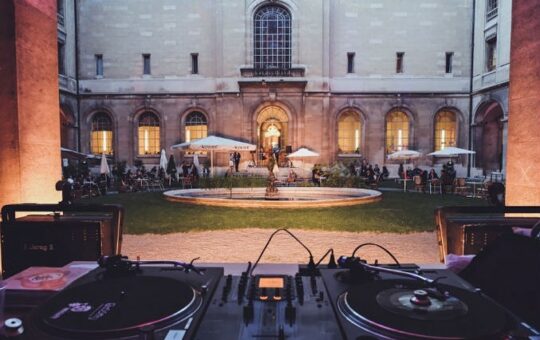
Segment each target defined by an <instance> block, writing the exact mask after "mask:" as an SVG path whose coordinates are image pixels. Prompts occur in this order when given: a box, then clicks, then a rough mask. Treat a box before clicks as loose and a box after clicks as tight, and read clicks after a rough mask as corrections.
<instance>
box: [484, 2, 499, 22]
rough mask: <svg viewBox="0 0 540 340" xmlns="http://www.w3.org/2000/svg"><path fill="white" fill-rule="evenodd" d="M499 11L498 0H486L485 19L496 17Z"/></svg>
mask: <svg viewBox="0 0 540 340" xmlns="http://www.w3.org/2000/svg"><path fill="white" fill-rule="evenodd" d="M498 11H499V1H498V0H486V21H489V20H491V19H493V18H495V17H497V15H498Z"/></svg>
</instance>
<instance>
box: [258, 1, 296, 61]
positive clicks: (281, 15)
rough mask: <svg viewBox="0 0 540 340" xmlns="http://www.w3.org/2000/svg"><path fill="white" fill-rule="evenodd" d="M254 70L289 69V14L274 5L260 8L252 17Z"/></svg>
mask: <svg viewBox="0 0 540 340" xmlns="http://www.w3.org/2000/svg"><path fill="white" fill-rule="evenodd" d="M254 26H255V29H254V35H253V36H254V47H255V51H254V53H253V56H254V64H255V65H254V66H255V69H289V68H290V67H291V14H290V13H289V11H287V10H286V9H285V8H283V7H281V6H276V5H270V6H264V7H261V8H260V9H259V10H257V12H256V13H255V17H254Z"/></svg>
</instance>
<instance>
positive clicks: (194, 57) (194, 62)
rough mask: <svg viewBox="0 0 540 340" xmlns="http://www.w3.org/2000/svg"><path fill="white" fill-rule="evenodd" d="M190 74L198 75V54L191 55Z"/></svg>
mask: <svg viewBox="0 0 540 340" xmlns="http://www.w3.org/2000/svg"><path fill="white" fill-rule="evenodd" d="M191 74H199V53H191Z"/></svg>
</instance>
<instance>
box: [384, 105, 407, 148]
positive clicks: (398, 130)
mask: <svg viewBox="0 0 540 340" xmlns="http://www.w3.org/2000/svg"><path fill="white" fill-rule="evenodd" d="M409 125H410V124H409V117H408V116H407V114H406V113H405V112H401V111H394V112H391V113H389V114H388V116H387V117H386V152H387V153H392V152H394V151H400V150H406V149H408V148H409Z"/></svg>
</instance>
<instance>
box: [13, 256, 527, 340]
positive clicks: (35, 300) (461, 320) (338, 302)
mask: <svg viewBox="0 0 540 340" xmlns="http://www.w3.org/2000/svg"><path fill="white" fill-rule="evenodd" d="M246 267H247V265H246V264H243V263H201V264H197V270H198V271H202V272H204V275H198V274H197V273H196V272H193V271H191V272H189V273H187V272H185V271H184V270H183V269H182V268H176V269H175V267H172V268H171V267H166V266H164V265H149V266H142V265H141V266H140V267H139V266H137V265H134V266H133V267H131V268H132V269H133V270H132V271H131V272H129V274H126V275H124V273H122V274H120V275H119V274H118V273H113V272H109V271H108V269H105V268H98V267H97V265H96V264H95V263H91V262H74V263H71V264H70V265H68V266H66V267H64V269H66V268H67V271H70V270H71V271H76V270H77V269H85V270H90V271H89V272H88V273H87V274H85V275H83V276H81V277H80V278H78V279H76V280H75V281H74V282H72V283H71V284H69V286H68V287H67V288H65V289H63V290H61V291H60V292H55V291H44V290H42V291H35V290H34V291H31V290H25V291H22V290H19V291H16V290H8V291H7V294H6V305H5V314H6V318H10V317H15V318H18V319H20V320H22V323H23V325H24V331H23V332H22V334H16V333H15V330H14V329H9V330H8V331H9V334H8V335H12V336H13V335H17V339H19V338H21V339H43V340H52V339H54V340H57V339H165V340H183V339H254V338H270V339H306V340H314V339H357V338H359V337H366V338H379V337H386V338H400V339H401V338H421V337H426V336H436V337H439V338H442V339H444V338H478V337H492V336H500V335H503V336H506V335H508V334H511V335H529V334H530V333H531V332H532V331H531V330H528V329H527V327H526V326H524V325H523V324H522V323H520V322H519V320H517V319H515V318H514V317H513V316H511V315H510V314H509V313H508V312H507V311H506V310H504V309H503V308H502V307H501V306H499V305H497V304H496V303H495V302H493V301H492V300H490V299H489V298H487V297H485V296H483V295H482V294H480V293H478V292H476V291H475V290H474V288H473V287H472V286H471V285H470V284H468V283H467V282H465V281H463V280H461V279H460V278H459V277H458V276H457V275H455V274H454V273H452V272H450V271H448V270H445V269H442V268H441V267H444V266H443V265H440V264H433V265H423V266H416V265H402V266H401V267H399V270H400V271H396V269H397V268H398V267H397V266H396V265H380V266H372V265H367V264H366V265H361V266H360V267H358V268H356V269H355V268H354V267H350V268H349V269H345V268H336V269H328V268H325V267H326V266H321V268H318V269H316V271H314V272H310V271H309V270H308V269H309V268H307V267H306V266H302V265H300V266H299V265H298V264H260V265H258V266H257V267H256V269H255V270H254V272H253V273H250V270H249V268H246ZM53 271H54V270H53ZM36 273H37V274H36V275H34V276H33V277H31V275H27V276H26V279H27V281H28V282H32V283H36V281H39V280H42V281H45V282H47V281H49V283H48V284H49V285H50V284H51V281H54V280H58V279H59V277H58V276H57V275H48V274H43V273H39V272H36ZM403 273H405V274H403ZM250 274H252V275H250ZM13 279H16V280H19V281H20V280H21V278H18V279H17V275H15V276H13ZM434 280H435V281H434ZM21 282H22V281H21ZM66 284H67V283H66ZM19 331H20V329H19ZM19 333H20V332H19Z"/></svg>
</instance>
